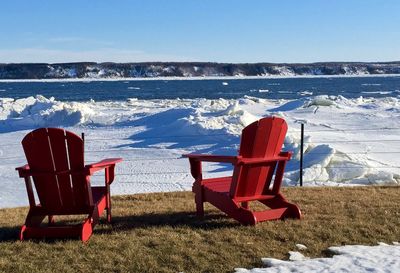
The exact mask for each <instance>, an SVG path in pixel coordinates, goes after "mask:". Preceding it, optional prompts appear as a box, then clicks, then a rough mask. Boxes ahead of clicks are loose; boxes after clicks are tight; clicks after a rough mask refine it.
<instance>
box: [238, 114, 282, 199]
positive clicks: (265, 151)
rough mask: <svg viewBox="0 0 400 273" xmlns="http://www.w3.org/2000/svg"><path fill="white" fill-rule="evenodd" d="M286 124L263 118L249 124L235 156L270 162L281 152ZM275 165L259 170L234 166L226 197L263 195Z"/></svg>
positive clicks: (272, 163)
mask: <svg viewBox="0 0 400 273" xmlns="http://www.w3.org/2000/svg"><path fill="white" fill-rule="evenodd" d="M286 132H287V124H286V122H285V120H284V119H282V118H278V117H267V118H263V119H261V120H259V121H256V122H253V123H252V124H250V125H248V126H247V127H246V128H244V129H243V131H242V137H241V141H240V150H239V155H240V156H242V157H243V158H270V157H274V156H277V155H278V154H279V153H280V152H281V149H282V145H283V142H284V140H285V135H286ZM276 165H277V164H276V162H271V163H269V164H268V165H264V166H262V167H260V166H257V165H244V166H236V167H235V170H234V177H233V183H232V185H231V189H230V196H231V197H232V198H235V197H249V198H251V197H253V196H254V197H255V199H256V197H257V196H259V195H262V194H267V193H268V191H269V189H270V186H271V180H272V176H273V174H274V171H275V168H276Z"/></svg>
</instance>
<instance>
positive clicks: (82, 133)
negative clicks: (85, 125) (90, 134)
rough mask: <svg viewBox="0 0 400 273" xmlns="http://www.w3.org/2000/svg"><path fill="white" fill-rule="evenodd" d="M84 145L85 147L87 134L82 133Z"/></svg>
mask: <svg viewBox="0 0 400 273" xmlns="http://www.w3.org/2000/svg"><path fill="white" fill-rule="evenodd" d="M82 140H83V144H84V145H85V133H82Z"/></svg>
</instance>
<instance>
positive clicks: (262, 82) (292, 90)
mask: <svg viewBox="0 0 400 273" xmlns="http://www.w3.org/2000/svg"><path fill="white" fill-rule="evenodd" d="M37 94H41V95H43V96H45V97H55V98H56V99H57V100H61V101H88V100H90V99H93V100H95V101H121V100H126V99H128V98H138V99H176V98H190V99H193V98H207V99H218V98H226V99H235V98H241V97H243V96H245V95H247V96H255V97H260V98H268V99H297V98H300V97H303V96H316V95H342V96H345V97H347V98H357V97H360V96H363V97H397V96H399V95H400V76H388V77H382V76H380V77H373V76H371V77H321V78H278V79H212V80H206V79H202V80H133V81H127V80H118V81H87V80H85V81H55V82H45V81H43V82H28V81H23V82H5V81H0V97H3V98H4V97H8V98H15V99H16V98H25V97H28V96H35V95H37Z"/></svg>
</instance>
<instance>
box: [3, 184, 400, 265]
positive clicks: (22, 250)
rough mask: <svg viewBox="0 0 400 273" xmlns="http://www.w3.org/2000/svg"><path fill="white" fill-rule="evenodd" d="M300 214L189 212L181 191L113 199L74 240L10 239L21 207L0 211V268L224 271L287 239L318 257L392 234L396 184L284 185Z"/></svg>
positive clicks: (288, 245) (252, 261)
mask: <svg viewBox="0 0 400 273" xmlns="http://www.w3.org/2000/svg"><path fill="white" fill-rule="evenodd" d="M284 194H285V195H286V197H287V198H288V199H289V200H291V201H293V202H295V203H297V204H299V206H300V207H301V209H302V211H303V214H304V219H302V220H300V221H299V220H286V221H273V222H264V223H261V224H258V225H257V226H255V227H251V226H241V225H239V224H237V223H236V222H235V221H233V220H230V219H228V218H226V217H225V216H223V215H222V214H221V213H220V212H218V211H217V210H216V209H213V208H212V207H211V206H206V212H207V213H206V217H205V219H203V220H200V219H197V218H196V217H195V215H194V202H193V196H192V194H191V193H189V192H175V193H157V194H141V195H132V196H122V197H114V198H113V206H114V211H113V212H114V223H113V225H107V224H101V225H99V226H97V227H96V229H95V232H94V235H93V236H92V238H91V239H90V241H89V243H88V244H82V243H81V242H80V241H79V240H56V241H25V242H19V241H17V236H18V230H19V226H20V225H21V224H22V223H23V220H24V217H25V214H26V211H27V208H16V209H3V210H0V271H1V272H179V271H184V272H227V271H232V270H233V269H234V268H235V267H254V266H261V258H262V257H274V258H280V259H286V258H287V257H288V254H287V253H288V251H290V250H296V248H295V244H296V243H302V244H305V245H307V246H308V249H307V250H306V251H303V252H304V254H305V255H307V256H311V257H316V256H325V255H327V253H326V252H325V250H326V248H327V247H329V246H332V245H342V244H366V245H375V244H376V243H377V242H379V241H383V242H388V243H390V242H392V241H398V240H399V239H400V204H399V201H400V187H356V188H286V189H284Z"/></svg>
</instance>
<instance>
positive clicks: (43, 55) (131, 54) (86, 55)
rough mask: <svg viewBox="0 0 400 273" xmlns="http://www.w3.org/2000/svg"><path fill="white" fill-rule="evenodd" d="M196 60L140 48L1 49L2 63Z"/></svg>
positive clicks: (0, 58)
mask: <svg viewBox="0 0 400 273" xmlns="http://www.w3.org/2000/svg"><path fill="white" fill-rule="evenodd" d="M151 61H160V62H167V61H177V62H181V61H182V62H184V61H195V59H194V58H190V57H185V56H174V55H168V54H151V53H148V52H144V51H140V50H126V49H113V48H104V49H95V50H81V51H72V50H59V49H48V48H19V49H0V63H64V62H151Z"/></svg>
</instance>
